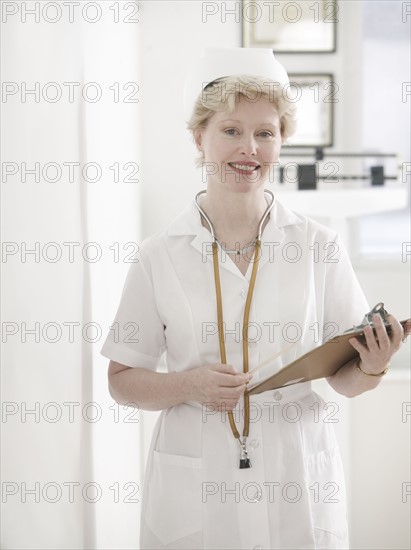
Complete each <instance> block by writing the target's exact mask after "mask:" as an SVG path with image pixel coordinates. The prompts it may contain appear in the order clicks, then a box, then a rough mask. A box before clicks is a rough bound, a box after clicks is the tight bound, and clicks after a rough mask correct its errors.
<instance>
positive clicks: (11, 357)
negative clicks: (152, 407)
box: [1, 2, 143, 549]
mask: <svg viewBox="0 0 411 550" xmlns="http://www.w3.org/2000/svg"><path fill="white" fill-rule="evenodd" d="M69 4H71V5H69ZM77 4H78V5H77ZM86 4H88V7H87V9H86V10H84V9H83V8H84V7H85V5H86ZM110 5H111V7H110ZM113 6H114V8H113ZM127 6H128V7H127ZM133 6H134V7H133ZM135 7H136V3H134V2H133V3H128V4H127V3H124V2H115V3H109V2H90V3H84V2H82V3H81V4H80V3H77V2H73V3H71V2H70V3H69V2H48V3H45V2H2V119H3V121H2V138H3V139H2V263H1V267H2V275H3V278H2V280H3V287H2V345H3V353H2V356H3V365H2V424H1V428H2V541H1V545H2V548H5V549H6V548H7V549H12V548H13V549H14V548H15V549H17V548H18V549H24V548H30V549H47V548H53V549H55V548H61V549H75V548H136V547H137V546H138V531H139V513H140V502H141V470H142V459H141V457H142V456H143V448H142V444H141V443H140V442H143V439H142V429H141V426H142V417H141V416H139V415H140V413H138V411H135V410H133V409H123V408H122V407H119V406H117V405H115V404H114V402H113V400H112V399H111V397H110V396H109V393H108V389H107V378H106V372H107V363H108V362H107V360H106V359H105V358H103V357H102V356H100V354H99V350H100V348H101V346H102V343H103V340H104V338H105V335H106V334H107V332H108V330H109V327H110V324H111V322H112V319H113V317H114V314H115V310H116V307H117V305H118V302H119V298H120V293H121V283H120V284H119V281H123V280H124V278H125V275H126V272H127V269H128V267H129V265H130V264H129V263H127V261H130V260H132V256H133V252H135V246H136V245H137V244H138V241H139V191H138V188H139V183H138V181H136V180H141V174H140V172H139V171H138V165H139V162H140V159H139V154H140V153H139V151H140V143H139V103H138V102H136V100H138V99H139V93H140V89H139V87H140V82H139V56H138V52H139V45H138V28H139V25H138V22H137V19H138V14H137V13H135ZM126 20H127V21H126ZM30 91H33V92H30ZM127 243H129V244H127ZM130 243H131V244H130ZM132 243H136V244H132Z"/></svg>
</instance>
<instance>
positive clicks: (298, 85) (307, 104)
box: [284, 73, 338, 147]
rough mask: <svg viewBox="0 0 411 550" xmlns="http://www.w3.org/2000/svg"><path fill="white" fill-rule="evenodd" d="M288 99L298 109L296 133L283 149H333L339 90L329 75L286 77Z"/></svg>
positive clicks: (290, 75) (295, 75) (292, 75)
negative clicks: (287, 78) (335, 105)
mask: <svg viewBox="0 0 411 550" xmlns="http://www.w3.org/2000/svg"><path fill="white" fill-rule="evenodd" d="M288 76H289V79H290V86H289V87H288V88H287V89H286V92H284V93H286V95H287V98H288V99H289V100H290V101H292V102H295V104H296V106H297V130H296V133H295V134H294V135H293V136H292V137H291V138H290V139H289V140H288V143H287V145H284V146H285V147H332V145H333V141H334V103H337V102H338V99H337V97H338V86H337V84H336V83H335V82H334V78H333V75H332V74H328V73H327V74H296V73H294V74H289V75H288Z"/></svg>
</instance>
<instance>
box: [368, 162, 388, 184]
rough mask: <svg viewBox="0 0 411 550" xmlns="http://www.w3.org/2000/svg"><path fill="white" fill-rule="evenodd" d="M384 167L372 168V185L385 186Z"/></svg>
mask: <svg viewBox="0 0 411 550" xmlns="http://www.w3.org/2000/svg"><path fill="white" fill-rule="evenodd" d="M384 180H385V177H384V166H371V185H384Z"/></svg>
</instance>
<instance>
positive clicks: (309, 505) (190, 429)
mask: <svg viewBox="0 0 411 550" xmlns="http://www.w3.org/2000/svg"><path fill="white" fill-rule="evenodd" d="M261 250H262V252H261V258H260V265H259V270H258V274H257V279H256V286H255V290H254V295H253V300H252V304H251V310H250V330H249V364H250V369H252V368H253V367H255V366H257V365H258V364H259V363H261V362H262V361H264V360H265V359H266V358H267V357H269V356H271V355H273V354H274V353H275V352H276V351H278V350H280V349H282V348H284V347H286V346H287V345H288V343H289V342H296V345H295V346H294V347H293V348H292V350H291V351H290V352H289V353H288V354H287V355H286V356H285V357H283V358H282V359H279V360H278V362H277V364H276V365H275V368H276V369H279V368H281V367H282V366H284V365H285V364H287V363H288V362H290V361H291V360H293V359H294V358H296V357H298V356H300V355H301V354H303V353H305V352H307V351H308V350H310V349H312V348H313V347H315V346H316V345H319V344H321V342H322V341H323V339H324V338H327V337H330V336H332V335H333V334H334V333H337V332H342V331H344V330H346V329H347V328H350V327H352V326H353V325H355V324H359V323H360V322H361V321H362V319H363V316H364V314H365V312H367V311H368V310H369V306H368V303H367V301H366V299H365V297H364V295H363V292H362V291H361V288H360V286H359V284H358V281H357V279H356V276H355V274H354V271H353V269H352V266H351V263H350V261H349V258H348V256H347V253H346V250H345V248H344V246H343V244H342V243H341V242H340V240H339V238H338V236H337V235H336V234H335V233H334V232H333V231H332V230H330V229H328V228H326V227H325V226H323V225H321V224H319V223H317V222H315V221H313V220H310V219H309V218H306V217H304V216H300V215H297V214H295V213H293V212H291V211H290V210H288V209H287V208H285V207H284V206H283V205H281V204H280V203H279V202H278V201H277V200H276V202H275V205H274V207H273V210H272V211H271V214H270V219H269V221H268V223H267V225H266V227H265V229H264V232H263V235H262V247H261ZM219 260H220V262H219V263H220V277H221V287H222V295H223V311H224V322H225V339H226V350H227V362H228V363H230V364H232V365H233V366H234V367H236V368H237V370H238V371H241V370H242V364H243V363H242V343H241V334H242V326H241V323H242V319H243V312H244V305H245V298H246V296H247V289H248V282H249V279H250V276H251V268H252V265H251V264H250V266H249V269H248V271H247V273H246V274H245V275H242V273H241V272H240V270H239V269H238V268H237V266H236V265H235V263H234V261H233V260H232V259H230V257H228V256H226V255H225V253H224V252H221V256H220V257H219ZM115 322H117V323H118V327H119V329H120V334H121V330H122V329H124V332H123V334H124V335H126V334H127V335H130V330H129V329H128V328H127V323H135V324H137V325H138V332H137V333H136V334H135V336H134V337H132V338H130V336H127V337H124V338H121V337H120V338H115V336H114V333H113V332H110V333H109V335H108V337H107V339H106V341H105V343H104V346H103V348H102V351H101V352H102V354H103V355H104V356H106V357H108V358H110V359H112V360H113V361H116V362H118V363H122V364H124V365H127V366H129V367H134V368H141V367H142V368H146V369H150V370H153V371H155V370H156V367H157V365H158V362H159V359H160V356H161V355H162V354H163V352H165V360H166V364H167V368H168V371H169V372H175V371H177V372H179V371H184V370H187V369H191V368H194V367H198V366H201V365H207V364H214V363H219V362H220V355H219V344H218V333H217V309H216V301H215V289H214V275H213V262H212V255H211V236H210V233H209V232H208V230H207V229H206V228H205V227H203V226H202V224H201V220H200V215H199V213H198V211H197V209H196V206H195V203H194V200H193V201H192V202H191V203H190V204H189V205H188V206H187V208H186V209H185V211H184V212H183V213H182V214H181V215H180V216H179V217H178V218H177V219H176V220H175V221H174V222H173V223H171V225H170V226H169V227H168V228H167V229H166V230H165V231H162V232H161V233H158V234H156V235H154V236H152V237H150V238H148V239H146V240H145V241H144V242H143V243H142V245H141V247H140V250H139V256H138V262H136V263H134V264H132V266H131V267H130V270H129V274H128V276H127V280H126V283H125V286H124V290H123V294H122V297H121V302H120V306H119V309H118V312H117V315H116V318H115ZM128 326H130V325H128ZM133 326H135V325H133ZM253 381H254V380H253ZM250 403H251V422H250V436H249V439H248V451H249V456H250V459H251V463H252V467H251V468H250V469H242V470H240V469H239V467H238V466H239V445H238V441H236V440H235V439H234V437H233V435H232V432H231V429H230V425H229V423H228V419H227V418H226V415H225V414H224V413H219V412H214V413H213V412H212V411H211V410H210V408H208V407H207V406H206V405H204V406H201V405H200V404H198V403H194V402H188V403H183V404H180V405H177V406H175V407H172V408H170V409H167V410H163V411H162V413H161V415H160V417H159V419H158V422H157V425H156V429H155V432H154V435H153V440H152V445H151V450H150V454H149V458H148V464H147V469H146V475H145V486H144V493H143V505H142V524H141V528H142V531H141V548H144V549H146V548H191V549H194V548H210V549H211V548H213V549H217V548H218V549H252V548H255V549H257V548H267V549H268V548H270V549H274V548H275V549H282V550H285V549H293V550H296V549H303V548H304V549H320V548H321V549H327V550H330V549H333V548H348V537H347V523H346V506H345V487H344V475H343V470H342V465H341V459H340V453H339V450H338V446H337V442H336V437H335V434H334V430H333V426H332V424H331V423H329V422H327V418H326V416H327V414H328V415H329V413H330V411H329V410H328V412H327V409H326V407H324V405H325V402H324V400H323V399H322V398H321V397H320V396H319V395H318V394H316V393H315V392H313V391H312V389H311V384H310V383H309V382H306V383H301V384H295V385H293V386H290V387H287V388H283V389H281V390H277V391H274V392H265V393H263V394H260V395H258V396H252V397H251V399H250ZM234 416H235V418H236V420H237V427H238V429H239V431H240V433H241V432H242V426H243V416H242V402H240V403H239V405H238V406H237V409H236V410H235V415H234ZM328 418H329V417H328Z"/></svg>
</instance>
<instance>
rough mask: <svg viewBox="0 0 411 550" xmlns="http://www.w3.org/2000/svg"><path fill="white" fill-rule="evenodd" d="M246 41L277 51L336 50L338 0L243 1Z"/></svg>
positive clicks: (321, 51)
mask: <svg viewBox="0 0 411 550" xmlns="http://www.w3.org/2000/svg"><path fill="white" fill-rule="evenodd" d="M242 22H243V26H242V45H243V46H244V47H249V48H252V47H254V48H271V49H272V50H273V51H274V53H325V52H335V51H336V26H337V22H338V3H337V0H316V1H315V2H310V1H308V0H299V1H298V2H288V1H287V2H286V1H283V0H278V1H276V2H266V1H265V0H254V1H252V2H249V1H247V0H243V1H242Z"/></svg>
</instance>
